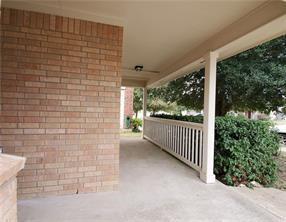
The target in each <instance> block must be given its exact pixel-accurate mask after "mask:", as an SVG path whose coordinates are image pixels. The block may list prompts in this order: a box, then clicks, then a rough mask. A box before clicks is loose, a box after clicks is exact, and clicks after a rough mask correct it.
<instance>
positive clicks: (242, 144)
mask: <svg viewBox="0 0 286 222" xmlns="http://www.w3.org/2000/svg"><path fill="white" fill-rule="evenodd" d="M215 125H216V126H215V158H214V161H215V163H214V172H215V174H216V176H217V178H218V179H219V180H221V181H222V182H223V183H225V184H227V185H232V186H233V185H238V184H240V183H244V184H246V185H249V183H250V182H251V181H256V182H258V183H260V184H263V185H270V184H272V183H273V182H274V181H275V180H276V176H277V175H276V173H277V165H276V161H275V159H274V156H275V155H277V153H278V150H279V138H278V135H277V133H276V132H273V131H271V129H270V128H271V125H272V124H271V123H270V122H269V121H262V120H248V119H246V118H243V117H234V116H225V117H217V118H216V122H215Z"/></svg>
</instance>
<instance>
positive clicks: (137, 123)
mask: <svg viewBox="0 0 286 222" xmlns="http://www.w3.org/2000/svg"><path fill="white" fill-rule="evenodd" d="M131 125H132V132H135V133H138V132H140V129H139V127H141V126H142V120H141V119H139V118H133V119H132V120H131Z"/></svg>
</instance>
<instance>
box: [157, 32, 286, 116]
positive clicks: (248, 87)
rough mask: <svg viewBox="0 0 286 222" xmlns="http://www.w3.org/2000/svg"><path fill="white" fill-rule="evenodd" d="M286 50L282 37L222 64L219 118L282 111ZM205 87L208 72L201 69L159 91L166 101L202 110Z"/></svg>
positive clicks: (285, 38)
mask: <svg viewBox="0 0 286 222" xmlns="http://www.w3.org/2000/svg"><path fill="white" fill-rule="evenodd" d="M285 48H286V36H282V37H280V38H278V39H274V40H272V41H270V42H267V43H265V44H262V45H260V46H258V47H256V48H253V49H250V50H247V51H246V52H243V53H240V54H238V55H236V56H234V57H231V58H229V59H227V60H224V61H221V62H219V63H218V64H217V92H216V115H217V116H223V115H225V114H226V113H227V112H228V111H230V110H234V111H260V112H264V113H269V112H270V111H277V112H279V108H281V107H285V106H286V50H285ZM203 86H204V69H201V70H199V71H197V72H193V73H191V74H189V75H186V76H184V77H182V78H179V79H177V80H174V81H172V82H170V83H169V84H168V85H167V86H166V87H163V89H162V88H161V89H159V91H160V93H161V92H162V91H164V95H165V101H169V102H175V101H176V102H177V103H178V104H179V105H182V106H185V107H186V108H188V109H194V110H201V109H203V95H204V94H203V93H204V87H203ZM280 110H281V109H280ZM282 110H283V109H282ZM284 110H285V108H284Z"/></svg>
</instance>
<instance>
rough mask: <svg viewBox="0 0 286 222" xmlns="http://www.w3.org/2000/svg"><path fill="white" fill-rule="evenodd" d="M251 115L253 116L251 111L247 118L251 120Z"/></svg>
mask: <svg viewBox="0 0 286 222" xmlns="http://www.w3.org/2000/svg"><path fill="white" fill-rule="evenodd" d="M251 114H252V113H251V111H247V118H248V119H251Z"/></svg>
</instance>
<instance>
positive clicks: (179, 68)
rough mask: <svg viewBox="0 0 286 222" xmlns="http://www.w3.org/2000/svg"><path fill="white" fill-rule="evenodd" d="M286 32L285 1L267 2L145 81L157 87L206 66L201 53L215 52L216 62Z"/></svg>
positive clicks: (203, 54)
mask: <svg viewBox="0 0 286 222" xmlns="http://www.w3.org/2000/svg"><path fill="white" fill-rule="evenodd" d="M285 34H286V2H284V1H269V2H267V3H266V4H263V5H261V6H260V7H258V8H256V9H255V10H254V11H252V12H251V13H250V14H248V15H246V16H244V17H242V18H241V19H239V20H237V21H236V22H234V23H233V24H231V25H230V26H228V27H226V28H225V29H223V30H222V31H220V32H219V33H217V34H216V35H214V36H211V37H210V38H209V39H208V40H206V41H204V42H203V43H202V44H200V45H199V46H197V47H196V48H194V49H193V50H191V51H190V52H189V53H188V54H187V55H185V56H184V57H183V58H181V59H180V60H178V61H176V62H175V63H173V64H171V65H170V66H169V67H167V68H166V69H165V70H164V71H162V73H161V74H160V75H159V76H157V77H155V78H152V79H151V80H149V81H148V82H147V87H149V88H151V87H157V86H160V85H163V84H165V83H167V82H169V81H171V80H174V79H176V78H179V77H181V76H183V75H186V74H189V73H191V72H192V71H195V70H198V69H200V68H202V67H204V66H205V61H204V56H205V55H206V54H207V53H208V52H210V51H212V52H214V51H216V52H217V53H218V61H221V60H224V59H227V58H229V57H231V56H234V55H236V54H238V53H240V52H243V51H246V50H248V49H250V48H252V47H255V46H257V45H259V44H262V43H264V42H266V41H269V40H271V39H274V38H275V37H278V36H281V35H285Z"/></svg>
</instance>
